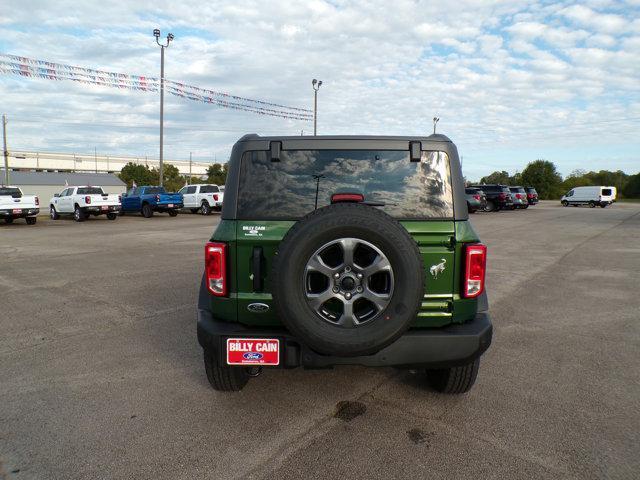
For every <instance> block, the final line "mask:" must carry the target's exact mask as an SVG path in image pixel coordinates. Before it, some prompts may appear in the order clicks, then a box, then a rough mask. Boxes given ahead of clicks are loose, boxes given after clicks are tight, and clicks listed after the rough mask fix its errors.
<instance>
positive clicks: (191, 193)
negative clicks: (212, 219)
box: [178, 184, 224, 215]
mask: <svg viewBox="0 0 640 480" xmlns="http://www.w3.org/2000/svg"><path fill="white" fill-rule="evenodd" d="M178 193H181V194H182V197H183V198H184V208H190V209H191V213H196V212H197V211H198V210H199V211H200V213H202V214H203V215H209V214H210V213H211V210H216V211H218V212H219V211H220V210H222V198H223V196H224V193H223V192H222V191H221V190H220V187H218V185H214V184H198V185H185V186H184V187H182V189H181V190H180V191H179V192H178Z"/></svg>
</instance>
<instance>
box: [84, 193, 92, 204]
mask: <svg viewBox="0 0 640 480" xmlns="http://www.w3.org/2000/svg"><path fill="white" fill-rule="evenodd" d="M84 203H86V204H89V203H91V197H90V196H88V195H87V196H86V197H84Z"/></svg>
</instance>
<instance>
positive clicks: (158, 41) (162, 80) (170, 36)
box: [153, 28, 173, 186]
mask: <svg viewBox="0 0 640 480" xmlns="http://www.w3.org/2000/svg"><path fill="white" fill-rule="evenodd" d="M153 36H154V37H156V43H157V44H158V45H159V46H160V186H162V183H163V168H162V167H163V165H162V144H163V140H164V138H163V137H164V49H165V48H167V47H168V46H169V43H170V42H171V40H173V33H169V34H168V35H167V44H166V45H165V44H164V43H160V29H159V28H156V29H155V30H154V31H153Z"/></svg>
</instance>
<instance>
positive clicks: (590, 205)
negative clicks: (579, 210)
mask: <svg viewBox="0 0 640 480" xmlns="http://www.w3.org/2000/svg"><path fill="white" fill-rule="evenodd" d="M589 208H596V203H595V202H594V201H593V200H591V201H590V202H589Z"/></svg>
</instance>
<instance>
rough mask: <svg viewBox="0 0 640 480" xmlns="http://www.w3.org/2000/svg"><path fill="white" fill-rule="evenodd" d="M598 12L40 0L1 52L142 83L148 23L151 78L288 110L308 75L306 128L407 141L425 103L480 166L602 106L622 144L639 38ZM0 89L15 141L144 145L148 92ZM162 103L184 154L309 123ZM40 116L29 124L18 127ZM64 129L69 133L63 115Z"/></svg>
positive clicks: (27, 85) (23, 13) (150, 121)
mask: <svg viewBox="0 0 640 480" xmlns="http://www.w3.org/2000/svg"><path fill="white" fill-rule="evenodd" d="M612 5H613V6H611V5H604V4H598V3H597V2H596V3H590V4H589V6H584V5H574V6H564V5H555V4H551V5H549V4H543V3H540V4H537V3H529V2H520V1H512V0H508V1H506V2H497V1H496V2H484V1H479V0H464V1H462V2H459V3H457V4H456V5H455V6H451V5H446V4H441V3H437V2H427V1H420V2H410V1H405V0H399V1H397V2H394V3H393V5H392V6H390V5H389V4H388V2H385V1H382V0H378V1H355V0H354V1H348V0H340V1H338V2H325V1H319V0H315V1H311V2H287V1H284V0H274V1H273V2H269V3H264V2H259V1H257V0H253V1H245V2H238V1H235V2H230V1H229V2H224V1H223V2H212V3H207V4H202V3H200V2H195V1H186V2H180V3H174V4H169V5H167V6H165V7H163V8H159V7H157V5H156V4H154V3H151V2H146V1H145V2H112V3H106V4H105V2H100V3H98V2H92V1H86V2H82V3H77V2H71V1H70V0H69V1H68V2H66V3H61V4H58V5H56V6H55V7H54V6H51V5H50V4H49V3H48V2H45V1H41V2H30V3H26V4H24V6H23V7H22V8H13V9H11V10H8V11H7V12H6V15H4V16H3V17H2V19H0V36H1V37H2V38H3V45H2V46H1V48H0V49H1V50H4V51H9V52H11V53H16V54H20V55H25V56H30V57H34V58H42V59H47V60H53V61H59V62H62V63H70V64H76V65H82V66H87V67H95V68H103V69H108V70H114V71H121V72H129V73H138V74H143V75H151V76H157V75H158V61H159V49H158V47H157V46H155V44H154V42H153V37H152V36H151V35H150V32H151V30H152V29H153V28H154V27H156V26H160V27H161V28H162V30H163V32H167V31H174V33H176V39H175V41H174V42H173V43H172V45H171V46H170V48H169V49H168V50H167V71H166V75H167V77H168V78H172V79H176V80H182V81H185V82H188V83H192V84H196V85H200V86H202V87H208V88H212V89H216V90H221V91H227V92H231V93H235V94H237V95H242V96H247V97H253V98H263V99H267V100H270V101H274V102H277V103H284V104H291V105H295V106H302V107H309V106H310V105H311V102H312V90H311V85H310V80H311V78H314V77H315V78H320V79H322V80H323V81H324V84H323V86H322V88H321V90H320V94H319V99H320V109H319V127H320V133H338V134H348V133H373V134H421V133H425V132H428V131H429V129H430V118H431V117H432V116H433V114H436V113H437V114H439V115H440V117H441V118H442V120H441V123H440V127H439V130H440V131H445V132H446V133H448V134H450V135H451V136H452V138H453V139H454V140H458V141H459V142H460V148H461V151H464V153H465V163H466V161H467V159H473V158H474V156H476V157H477V158H483V159H485V163H487V162H488V164H491V161H490V159H489V158H488V157H489V156H491V155H495V158H496V160H498V159H499V158H498V157H499V156H500V151H503V152H507V151H511V150H510V149H518V148H519V149H521V150H522V149H525V148H527V147H529V146H531V145H542V146H541V149H542V148H543V147H544V148H547V147H549V146H553V145H555V146H558V148H560V147H563V148H564V147H565V146H568V145H569V146H570V145H583V144H584V142H585V141H586V140H585V135H586V134H587V133H590V132H591V133H592V134H593V132H595V131H598V130H600V127H598V125H597V122H598V119H600V118H602V116H603V115H605V116H612V118H620V119H627V118H629V119H632V120H628V121H627V122H626V123H624V122H622V123H620V125H619V126H620V127H621V128H619V129H617V132H620V133H617V135H619V137H616V138H615V139H613V140H612V141H615V142H619V143H620V142H622V143H624V142H627V143H628V142H629V141H630V140H629V139H630V138H632V137H633V138H635V137H637V132H635V133H636V135H627V136H626V137H624V135H623V133H625V132H627V133H632V132H634V131H636V130H637V126H638V122H637V121H636V122H635V123H634V120H633V118H637V117H640V107H638V104H640V100H639V99H638V89H637V85H638V84H639V81H640V73H639V72H638V68H637V65H640V56H639V55H640V53H639V52H640V40H638V38H640V37H638V36H633V34H632V33H631V32H633V31H634V28H635V27H634V25H635V24H636V23H637V22H636V23H634V21H631V20H628V19H631V18H633V17H634V15H635V16H636V17H637V16H638V12H637V9H635V10H633V8H634V7H630V6H625V5H623V4H612ZM601 9H608V10H607V11H611V12H616V13H599V11H600V10H601ZM59 12H66V13H64V14H62V15H61V14H60V13H59ZM625 12H626V15H623V13H625ZM625 16H626V17H627V18H628V19H627V18H625ZM567 21H569V24H567ZM0 96H2V99H3V102H2V103H3V107H4V109H5V110H6V112H7V113H8V114H9V115H10V118H11V119H12V120H13V122H12V135H13V138H14V139H15V140H14V143H13V145H14V146H20V147H23V148H44V149H67V150H69V149H84V150H85V151H90V150H92V149H93V146H94V144H95V145H97V146H98V149H99V150H100V149H102V150H103V151H106V150H113V151H114V153H116V152H115V150H118V152H131V153H134V154H138V155H144V154H147V155H156V153H157V115H158V98H157V95H154V94H144V93H127V92H121V91H117V90H116V91H111V90H108V89H104V88H99V87H89V88H86V87H84V86H81V85H75V84H70V83H62V82H60V83H54V82H49V81H45V80H27V79H20V78H10V77H0ZM166 101H167V105H166V122H167V124H166V125H167V126H166V129H165V130H166V135H167V138H166V144H167V146H166V155H167V156H173V157H181V158H187V157H188V155H189V151H195V152H196V155H195V158H198V157H200V158H203V159H205V158H206V159H212V158H213V155H214V152H215V153H216V155H217V158H218V159H224V158H226V155H227V154H228V152H229V150H230V148H231V146H232V144H233V142H234V141H235V139H237V138H238V137H239V136H241V135H242V134H243V133H246V132H252V131H256V132H258V133H265V134H269V133H273V134H297V133H299V132H300V130H301V129H304V130H305V131H306V132H307V133H309V132H310V130H311V125H309V124H305V123H301V122H296V121H288V120H280V119H274V118H265V117H259V116H252V115H250V114H246V113H242V112H235V111H227V110H224V109H221V108H216V107H212V106H209V105H204V104H197V103H190V102H188V101H185V100H182V99H178V98H174V97H171V96H168V97H167V100H166ZM39 118H44V119H46V120H47V122H46V124H43V125H42V126H40V125H38V123H29V122H32V121H34V122H37V119H39ZM21 120H23V123H20V121H21ZM72 122H81V123H82V124H83V126H81V127H78V126H73V127H69V126H68V125H66V124H65V123H72ZM550 122H551V124H552V127H553V128H552V129H551V130H552V131H553V133H552V134H550V135H549V134H547V136H546V137H545V136H544V135H543V134H544V133H545V130H544V129H543V128H541V126H543V125H548V124H549V123H550ZM116 123H121V124H124V125H123V126H122V127H121V128H119V127H116V126H114V124H116ZM591 123H594V125H593V126H592V125H591ZM92 124H93V125H98V126H96V127H92V126H91V125H92ZM620 138H622V140H621V139H620ZM587 139H588V137H587ZM634 141H635V142H637V141H636V140H634ZM598 148H599V147H598ZM637 150H639V151H640V146H639V147H638V149H637ZM504 155H506V153H505V154H504ZM529 160H531V158H530V159H529ZM514 161H515V160H514ZM469 164H470V165H473V162H470V163H469ZM498 167H499V165H496V168H498ZM561 168H562V167H561ZM594 168H595V167H594ZM570 169H571V168H569V170H570ZM477 173H478V174H479V173H482V172H477ZM485 173H486V172H485Z"/></svg>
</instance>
